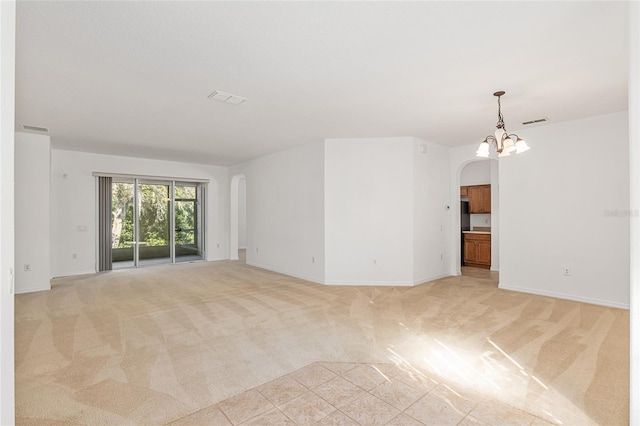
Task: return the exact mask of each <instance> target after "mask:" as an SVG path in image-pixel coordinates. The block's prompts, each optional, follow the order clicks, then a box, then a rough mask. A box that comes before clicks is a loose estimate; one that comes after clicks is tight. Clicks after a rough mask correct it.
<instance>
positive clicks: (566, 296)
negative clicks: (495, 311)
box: [498, 283, 629, 310]
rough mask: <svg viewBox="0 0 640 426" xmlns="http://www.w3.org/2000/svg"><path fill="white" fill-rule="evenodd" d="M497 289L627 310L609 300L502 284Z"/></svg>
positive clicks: (625, 306)
mask: <svg viewBox="0 0 640 426" xmlns="http://www.w3.org/2000/svg"><path fill="white" fill-rule="evenodd" d="M498 288H501V289H503V290H511V291H519V292H521V293H529V294H537V295H538V296H548V297H555V298H556V299H565V300H572V301H574V302H582V303H590V304H592V305H601V306H608V307H610V308H618V309H627V310H628V309H629V304H628V303H627V304H625V303H618V302H613V301H611V300H604V299H596V298H592V297H582V296H576V295H574V294H565V293H558V292H555V291H541V290H537V289H531V288H526V287H518V286H514V285H509V284H502V283H500V284H499V285H498Z"/></svg>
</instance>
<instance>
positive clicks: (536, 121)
mask: <svg viewBox="0 0 640 426" xmlns="http://www.w3.org/2000/svg"><path fill="white" fill-rule="evenodd" d="M545 121H547V119H546V118H538V119H537V120H530V121H525V122H523V123H522V124H524V125H525V126H526V125H527V124H535V123H543V122H545Z"/></svg>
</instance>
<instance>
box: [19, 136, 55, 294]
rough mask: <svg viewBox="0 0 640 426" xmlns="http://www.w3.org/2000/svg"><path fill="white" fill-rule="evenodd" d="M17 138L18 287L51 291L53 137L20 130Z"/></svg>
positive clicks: (25, 291) (21, 291)
mask: <svg viewBox="0 0 640 426" xmlns="http://www.w3.org/2000/svg"><path fill="white" fill-rule="evenodd" d="M15 141H16V144H15V164H14V167H15V265H16V270H15V289H16V293H28V292H32V291H39V290H49V289H51V282H50V279H51V255H50V250H51V247H50V237H49V235H50V222H51V216H50V209H49V199H50V195H49V181H50V179H49V176H50V170H51V138H50V137H49V136H48V135H37V134H29V133H22V132H18V133H16V135H15ZM25 265H29V269H30V270H29V271H26V270H25V268H26V266H25Z"/></svg>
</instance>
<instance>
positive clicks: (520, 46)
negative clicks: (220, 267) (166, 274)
mask: <svg viewBox="0 0 640 426" xmlns="http://www.w3.org/2000/svg"><path fill="white" fill-rule="evenodd" d="M627 8H628V4H627V3H626V2H612V1H603V2H587V1H584V2H583V1H570V2H476V1H474V2H371V3H369V2H182V1H180V2H137V1H136V2H134V1H130V2H99V1H90V2H37V1H18V5H17V37H16V41H17V47H16V130H17V131H23V130H22V128H21V125H22V124H26V125H32V126H40V127H47V128H49V129H50V133H49V134H50V136H51V141H52V146H53V147H54V148H57V149H68V150H77V151H87V152H96V153H104V154H113V155H124V156H134V157H145V158H157V159H167V160H176V161H186V162H194V163H204V164H215V165H222V166H227V165H232V164H236V163H240V162H243V161H246V160H249V159H252V158H256V157H259V156H262V155H265V154H268V153H272V152H276V151H280V150H283V149H286V148H289V147H292V146H296V145H302V144H306V143H310V142H314V141H320V140H323V139H324V138H357V137H386V136H417V137H420V138H423V139H425V140H428V141H431V142H435V143H439V144H442V145H447V146H457V145H465V144H470V143H475V142H480V141H481V140H482V139H483V138H484V136H486V135H487V134H490V133H493V131H494V130H495V123H496V121H497V104H496V99H495V98H494V97H493V95H492V94H493V92H495V91H498V90H504V91H506V95H505V96H504V97H503V98H502V112H503V114H504V117H505V123H506V125H507V129H508V130H510V131H512V132H513V131H517V130H521V129H523V128H524V127H525V126H523V125H522V123H523V122H525V121H529V120H535V119H539V118H542V117H546V118H548V120H549V121H548V123H557V122H560V121H566V120H573V119H578V118H583V117H588V116H593V115H599V114H605V113H610V112H616V111H623V110H626V109H627V57H628V36H627V32H628V18H627V15H628V14H627ZM216 90H218V91H222V92H227V93H230V94H233V95H237V96H240V97H244V98H247V101H245V102H244V103H242V104H240V105H233V104H230V103H224V102H219V101H216V100H212V99H210V98H208V96H209V94H211V93H212V92H214V91H216ZM538 125H545V124H544V123H543V124H536V125H535V126H538Z"/></svg>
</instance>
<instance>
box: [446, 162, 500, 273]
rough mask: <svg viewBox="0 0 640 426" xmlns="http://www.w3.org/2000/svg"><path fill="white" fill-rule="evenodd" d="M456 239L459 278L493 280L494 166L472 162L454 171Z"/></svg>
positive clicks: (495, 253)
mask: <svg viewBox="0 0 640 426" xmlns="http://www.w3.org/2000/svg"><path fill="white" fill-rule="evenodd" d="M458 183H459V185H458V186H459V191H460V192H459V194H460V198H459V200H460V201H459V209H458V212H459V219H458V224H459V230H460V234H459V238H457V243H456V245H457V246H458V248H457V253H456V254H457V256H456V258H457V265H456V266H457V268H458V271H459V274H460V275H470V276H474V277H476V278H492V279H493V278H495V279H497V277H493V276H494V275H496V276H497V270H498V241H499V240H498V231H499V230H498V223H499V222H498V215H499V211H498V208H499V203H498V163H497V161H496V160H493V159H491V160H489V161H487V160H475V161H473V160H472V161H468V162H466V163H465V164H463V165H462V166H461V167H460V169H459V172H458Z"/></svg>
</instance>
